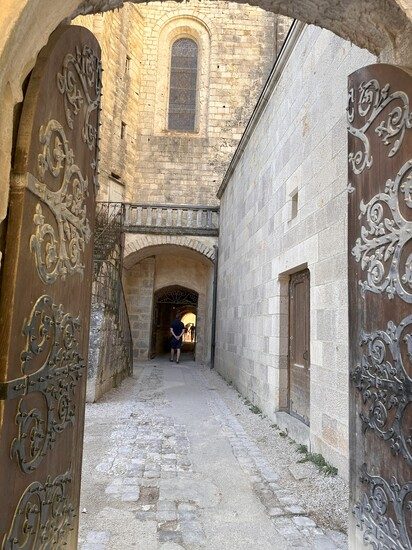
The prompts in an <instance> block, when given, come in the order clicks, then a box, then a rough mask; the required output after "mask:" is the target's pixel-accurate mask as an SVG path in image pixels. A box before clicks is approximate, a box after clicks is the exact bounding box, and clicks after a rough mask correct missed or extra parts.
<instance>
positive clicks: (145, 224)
mask: <svg viewBox="0 0 412 550" xmlns="http://www.w3.org/2000/svg"><path fill="white" fill-rule="evenodd" d="M124 230H125V231H126V232H128V233H152V234H153V233H154V234H170V233H173V234H175V235H207V236H218V234H219V208H218V207H210V206H188V205H177V204H155V205H154V204H125V205H124Z"/></svg>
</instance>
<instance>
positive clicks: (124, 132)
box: [120, 122, 127, 139]
mask: <svg viewBox="0 0 412 550" xmlns="http://www.w3.org/2000/svg"><path fill="white" fill-rule="evenodd" d="M126 126H127V125H126V123H125V122H122V125H121V128H120V139H124V138H125V137H126Z"/></svg>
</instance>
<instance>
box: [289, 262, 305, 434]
mask: <svg viewBox="0 0 412 550" xmlns="http://www.w3.org/2000/svg"><path fill="white" fill-rule="evenodd" d="M309 319H310V279H309V270H307V269H305V270H304V271H300V272H299V273H294V274H293V275H291V277H290V282H289V412H290V414H292V415H293V416H296V417H297V418H299V419H300V420H302V422H304V423H305V424H307V425H309V419H310V356H309V349H310V343H309V342H310V324H309Z"/></svg>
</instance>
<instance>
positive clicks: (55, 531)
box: [0, 26, 101, 549]
mask: <svg viewBox="0 0 412 550" xmlns="http://www.w3.org/2000/svg"><path fill="white" fill-rule="evenodd" d="M100 90H101V67H100V48H99V45H98V43H97V41H96V39H95V38H94V36H93V35H92V34H91V33H90V32H89V31H88V30H87V29H84V28H82V27H75V26H70V27H64V28H60V29H58V30H57V31H56V32H55V33H53V34H52V36H51V38H50V40H49V43H48V44H47V46H45V48H43V50H42V51H41V52H40V54H39V57H38V59H37V62H36V66H35V68H34V69H33V72H32V74H31V77H30V81H29V85H28V88H27V93H26V96H25V99H24V104H23V110H22V115H21V120H20V124H19V130H18V138H17V145H16V158H15V162H14V172H13V175H12V182H11V196H10V204H9V222H8V231H7V237H6V248H5V256H4V267H3V274H2V285H1V296H0V342H1V348H0V494H1V495H3V496H5V495H7V506H4V505H3V506H2V511H1V514H0V545H1V547H2V548H5V549H15V548H26V549H32V548H33V549H37V548H49V547H52V546H55V547H57V548H60V547H62V546H68V547H69V548H73V549H74V548H76V546H77V523H78V521H77V519H78V506H79V492H80V474H81V456H82V441H83V422H84V397H85V384H86V372H85V368H86V358H87V349H88V335H89V318H90V302H91V272H92V252H93V241H92V232H93V225H94V210H95V196H94V193H95V178H96V169H97V151H98V143H97V139H98V136H97V131H98V117H99V108H100V107H99V106H100Z"/></svg>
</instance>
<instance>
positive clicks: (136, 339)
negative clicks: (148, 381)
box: [73, 0, 291, 400]
mask: <svg viewBox="0 0 412 550" xmlns="http://www.w3.org/2000/svg"><path fill="white" fill-rule="evenodd" d="M73 23H74V24H78V25H83V26H86V27H88V28H89V29H90V30H92V32H93V33H94V34H95V35H96V37H97V39H98V40H99V42H100V43H101V46H102V66H103V69H104V72H103V99H102V101H103V103H102V115H101V148H100V149H101V159H100V175H99V183H100V190H99V200H101V201H110V202H122V203H132V204H146V205H147V204H149V205H151V208H150V213H149V212H148V209H145V213H146V216H147V217H146V220H147V219H148V218H149V217H150V216H151V217H152V218H155V217H156V218H157V217H158V216H160V217H161V218H162V216H163V218H162V219H160V218H159V219H158V220H157V223H156V225H157V226H159V225H160V226H161V225H162V223H164V222H165V217H166V215H167V213H162V212H160V211H158V210H155V208H156V207H157V206H159V205H162V204H169V205H170V204H175V205H179V204H180V205H204V206H206V207H208V206H209V207H210V206H215V205H217V203H218V199H217V197H216V192H217V189H218V187H219V185H220V183H221V180H222V177H223V174H224V172H225V170H226V169H227V166H228V164H229V161H230V159H231V157H232V155H233V153H234V151H235V149H236V147H237V144H238V142H239V140H240V138H241V135H242V133H243V131H244V128H245V126H246V123H247V121H248V119H249V117H250V115H251V113H252V111H253V108H254V106H255V104H256V101H257V98H258V96H259V94H260V91H261V89H262V87H263V84H264V82H265V80H266V78H267V76H268V74H269V72H270V70H271V67H272V65H273V62H274V60H275V58H276V55H277V52H278V50H279V49H280V47H281V44H282V43H283V40H284V38H285V36H286V34H287V31H288V29H289V27H290V24H291V20H290V19H288V18H286V17H281V16H276V15H275V14H273V13H269V12H266V11H264V10H262V9H260V8H256V7H251V6H247V5H241V4H237V3H234V2H223V1H218V2H214V3H213V4H212V3H205V2H201V1H199V0H193V1H191V2H190V3H184V4H180V3H175V2H152V3H150V4H146V5H145V4H140V5H134V4H126V5H125V6H124V7H123V8H122V9H121V10H119V11H114V12H107V13H103V14H100V15H93V16H80V17H78V18H76V19H75V20H74V21H73ZM179 40H184V41H186V42H188V41H189V44H195V45H196V51H197V58H196V75H195V88H196V89H195V90H194V93H192V95H191V96H190V94H189V96H190V97H191V99H192V100H193V103H194V108H195V115H194V125H193V128H191V129H189V130H188V129H183V131H182V129H178V130H177V129H172V128H170V127H169V126H170V120H169V110H170V108H171V103H170V101H171V97H172V93H173V90H172V88H173V86H180V85H181V83H182V82H183V87H184V79H185V78H187V76H188V75H187V73H185V71H183V72H182V71H180V73H179V72H178V73H177V77H178V78H177V81H176V78H175V77H176V75H173V74H172V63H173V60H172V48H173V47H174V44H176V43H177V42H178V41H179ZM179 62H180V63H183V64H184V63H186V62H187V59H186V58H185V59H183V60H182V59H180V61H179ZM174 78H175V79H174ZM234 90H236V93H233V92H234ZM185 93H187V90H185V89H179V90H178V95H181V96H182V97H184V94H185ZM178 107H179V106H178ZM180 107H181V106H180ZM152 207H153V208H152ZM135 211H136V210H135ZM164 214H165V215H164ZM139 215H140V214H139ZM171 215H172V214H171ZM184 215H187V216H197V215H198V213H197V212H195V213H191V212H187V213H186V212H185V213H184ZM152 225H153V223H152ZM140 229H141V228H140ZM146 229H147V231H146V230H139V228H136V227H134V230H133V233H129V234H128V233H127V230H126V235H125V243H124V247H125V248H124V255H125V258H124V264H123V265H124V268H123V276H122V278H123V287H124V294H125V298H126V305H127V308H128V313H129V319H130V328H131V334H132V339H133V356H134V359H135V360H137V361H143V360H147V359H148V358H149V357H150V356H152V355H153V353H154V352H155V350H154V347H155V345H154V340H155V334H154V331H155V330H156V329H155V327H154V322H153V321H154V315H155V310H156V305H155V303H154V297H155V294H156V292H158V291H159V290H160V289H161V288H165V287H167V286H168V285H169V286H170V285H172V283H173V284H174V285H177V286H179V287H181V288H185V289H189V290H190V291H194V292H196V293H197V295H198V305H197V325H198V326H197V332H196V358H197V360H198V361H200V362H202V363H209V362H210V360H211V332H212V329H211V326H212V300H213V274H214V267H213V261H214V246H215V245H217V233H216V234H215V235H214V236H212V235H207V234H205V235H202V234H199V232H197V233H196V232H194V233H193V234H191V233H190V230H189V232H188V231H187V230H186V231H185V234H184V235H182V232H181V230H180V229H179V228H175V227H169V228H168V230H167V235H164V234H163V235H159V234H157V233H158V230H159V227H155V228H153V227H150V228H146ZM147 232H149V234H147ZM163 233H164V231H163ZM189 243H190V244H189ZM193 243H194V244H193ZM103 307H104V305H103V304H101V308H103ZM106 309H107V308H106ZM93 315H94V318H95V321H96V322H95V323H93V325H92V334H93V339H94V340H96V341H97V340H98V341H102V342H103V340H110V339H111V338H112V332H113V327H114V328H115V329H116V321H115V319H114V318H113V311H112V310H111V309H107V313H104V312H103V311H101V310H99V304H98V303H96V304H94V310H93ZM94 325H99V326H94ZM113 349H116V348H113ZM106 355H107V354H103V353H94V352H92V353H91V354H90V357H89V359H90V364H91V367H90V368H89V376H90V380H89V391H88V398H89V399H91V400H93V399H94V398H95V397H98V396H99V395H100V394H101V392H102V391H103V390H102V388H104V389H105V388H106V387H108V386H110V384H111V383H113V384H115V383H116V381H117V380H120V379H121V378H122V372H119V370H118V368H117V367H116V364H119V362H116V360H111V361H110V363H111V366H110V367H108V366H107V364H106V363H107V361H106ZM112 355H113V354H111V355H110V357H112ZM112 359H113V357H112ZM96 388H97V389H96Z"/></svg>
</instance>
